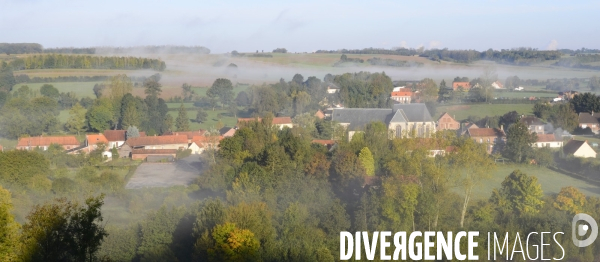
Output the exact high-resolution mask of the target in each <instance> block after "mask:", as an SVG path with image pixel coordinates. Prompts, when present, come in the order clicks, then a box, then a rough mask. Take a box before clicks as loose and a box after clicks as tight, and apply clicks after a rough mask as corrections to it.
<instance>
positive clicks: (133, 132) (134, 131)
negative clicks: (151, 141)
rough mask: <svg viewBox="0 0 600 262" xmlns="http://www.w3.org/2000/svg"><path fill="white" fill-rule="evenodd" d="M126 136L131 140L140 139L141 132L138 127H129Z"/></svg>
mask: <svg viewBox="0 0 600 262" xmlns="http://www.w3.org/2000/svg"><path fill="white" fill-rule="evenodd" d="M125 135H126V136H127V139H130V138H132V137H140V131H139V130H138V128H137V127H136V126H129V127H127V131H126V132H125Z"/></svg>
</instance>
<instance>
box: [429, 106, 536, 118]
mask: <svg viewBox="0 0 600 262" xmlns="http://www.w3.org/2000/svg"><path fill="white" fill-rule="evenodd" d="M532 110H533V104H475V105H452V106H439V107H437V110H436V112H437V114H436V115H437V116H439V115H441V114H442V113H443V112H448V113H449V114H450V115H451V116H453V117H454V118H455V119H456V120H458V121H461V120H465V119H467V117H469V116H477V117H481V118H483V117H486V116H501V115H504V114H506V113H508V112H510V111H517V113H519V114H524V115H531V114H533V111H532ZM437 116H436V117H437ZM434 118H435V117H434Z"/></svg>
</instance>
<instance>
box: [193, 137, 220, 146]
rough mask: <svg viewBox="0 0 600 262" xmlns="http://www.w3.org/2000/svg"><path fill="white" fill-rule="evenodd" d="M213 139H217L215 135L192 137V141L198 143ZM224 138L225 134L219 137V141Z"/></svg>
mask: <svg viewBox="0 0 600 262" xmlns="http://www.w3.org/2000/svg"><path fill="white" fill-rule="evenodd" d="M211 139H215V137H212V138H211V137H209V136H194V137H193V138H192V143H196V145H199V146H200V144H202V143H207V142H212V141H214V140H212V141H211ZM221 140H223V136H219V137H218V138H217V142H218V141H221Z"/></svg>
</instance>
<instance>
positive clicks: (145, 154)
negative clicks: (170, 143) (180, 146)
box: [131, 149, 177, 162]
mask: <svg viewBox="0 0 600 262" xmlns="http://www.w3.org/2000/svg"><path fill="white" fill-rule="evenodd" d="M176 156H177V149H134V150H133V151H132V152H131V159H132V160H147V158H152V159H153V160H156V159H167V160H171V161H172V159H174V158H175V157H176ZM148 162H160V161H150V159H148Z"/></svg>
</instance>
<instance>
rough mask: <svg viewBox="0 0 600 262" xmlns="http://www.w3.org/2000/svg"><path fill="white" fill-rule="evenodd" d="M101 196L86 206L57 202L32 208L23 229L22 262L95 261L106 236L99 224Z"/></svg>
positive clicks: (88, 200) (87, 201) (102, 196)
mask: <svg viewBox="0 0 600 262" xmlns="http://www.w3.org/2000/svg"><path fill="white" fill-rule="evenodd" d="M103 204H104V195H101V196H98V197H91V198H88V199H87V200H86V201H85V205H80V204H78V203H73V202H70V201H67V200H66V199H58V200H56V201H55V202H53V203H48V204H44V205H42V206H36V207H34V209H33V211H32V212H31V213H30V214H29V216H28V217H27V220H28V221H27V223H26V224H25V225H23V234H22V236H21V243H22V245H23V247H22V250H21V254H20V255H21V259H22V260H23V261H97V260H98V258H97V256H96V253H97V252H98V249H99V248H100V244H101V243H102V240H103V239H104V237H106V236H107V233H106V231H105V230H104V226H103V225H102V224H101V223H102V220H103V219H102V213H101V210H100V209H101V207H102V205H103Z"/></svg>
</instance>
